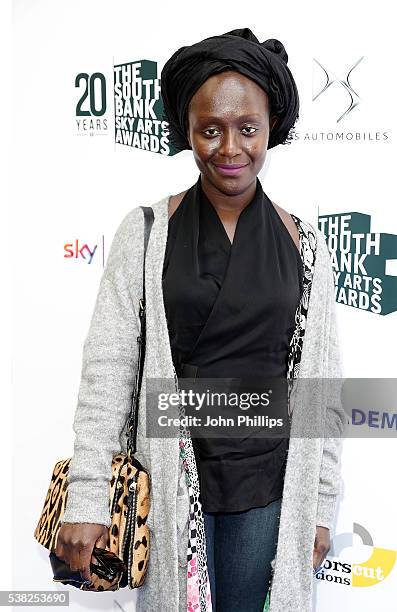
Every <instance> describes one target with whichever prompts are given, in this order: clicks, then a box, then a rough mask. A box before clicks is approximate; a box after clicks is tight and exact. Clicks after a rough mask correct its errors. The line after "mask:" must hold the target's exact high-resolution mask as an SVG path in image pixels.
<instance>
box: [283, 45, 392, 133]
mask: <svg viewBox="0 0 397 612" xmlns="http://www.w3.org/2000/svg"><path fill="white" fill-rule="evenodd" d="M334 62H335V60H334ZM365 67H366V65H365V58H364V56H361V57H360V56H359V54H357V56H356V58H351V59H350V58H347V59H346V61H345V65H344V67H341V66H339V67H338V66H335V65H333V64H331V63H326V62H324V61H320V60H319V59H317V58H315V57H314V58H313V76H312V102H313V106H312V110H313V118H312V120H313V121H315V122H316V126H315V127H313V129H302V130H299V129H297V130H296V131H295V134H294V137H295V140H298V141H302V142H310V143H327V142H333V143H346V144H349V143H350V144H351V143H363V142H368V143H371V144H379V143H385V142H389V140H390V138H391V129H389V128H388V126H385V127H383V126H380V127H379V128H376V129H375V130H374V129H368V127H367V126H365V125H363V123H364V119H362V118H361V117H362V114H361V110H362V108H363V107H364V108H366V106H367V105H368V100H365V98H364V97H363V93H362V89H363V87H362V79H363V75H364V74H365V73H364V69H365ZM376 81H377V77H376V75H373V78H372V80H371V83H372V84H373V83H374V82H376ZM367 110H368V108H367ZM372 110H373V114H374V116H376V117H377V116H378V108H376V109H372ZM360 122H361V123H360ZM319 123H320V124H323V127H322V128H320V129H319V128H318V124H319Z"/></svg>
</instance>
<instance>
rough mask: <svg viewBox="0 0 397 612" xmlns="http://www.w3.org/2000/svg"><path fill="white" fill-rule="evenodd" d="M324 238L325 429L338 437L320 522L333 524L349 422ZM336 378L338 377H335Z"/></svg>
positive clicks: (327, 457)
mask: <svg viewBox="0 0 397 612" xmlns="http://www.w3.org/2000/svg"><path fill="white" fill-rule="evenodd" d="M320 240H321V241H323V245H322V246H323V248H325V249H326V261H327V271H326V274H327V295H328V304H327V308H328V309H329V328H328V329H329V331H328V334H329V337H328V355H327V367H326V370H325V371H326V372H327V381H325V382H326V388H327V389H328V391H327V393H326V401H327V406H326V417H325V431H326V432H327V433H328V434H329V433H331V434H334V435H335V437H326V438H324V446H323V455H322V461H321V468H320V482H319V489H318V492H319V494H318V505H317V522H316V524H317V525H318V526H322V527H327V528H328V529H331V528H332V525H333V521H334V517H335V510H336V504H337V499H338V495H339V493H340V487H341V463H340V452H341V447H342V440H343V432H344V429H345V426H346V424H347V422H348V419H347V416H346V413H345V410H344V408H343V406H342V403H341V399H340V391H341V386H342V382H343V380H342V377H343V368H342V362H341V354H340V345H339V334H338V326H337V318H336V307H335V293H334V280H333V271H332V265H331V260H330V255H329V252H328V247H327V245H326V242H325V238H324V236H323V234H322V233H321V237H320ZM331 379H335V380H331Z"/></svg>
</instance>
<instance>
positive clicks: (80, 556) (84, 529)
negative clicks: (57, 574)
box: [55, 523, 109, 582]
mask: <svg viewBox="0 0 397 612" xmlns="http://www.w3.org/2000/svg"><path fill="white" fill-rule="evenodd" d="M108 537H109V529H108V528H107V527H106V526H105V525H97V524H93V523H63V524H62V525H61V527H60V529H59V533H58V538H57V544H56V548H55V554H56V556H57V557H58V558H59V559H61V560H62V561H65V562H66V563H67V564H68V565H69V567H70V569H71V570H72V571H79V572H80V574H81V576H82V577H83V579H84V580H87V581H89V582H91V572H90V563H91V555H92V551H93V549H94V546H97V547H98V548H106V545H107V541H108ZM93 563H95V561H94V560H93Z"/></svg>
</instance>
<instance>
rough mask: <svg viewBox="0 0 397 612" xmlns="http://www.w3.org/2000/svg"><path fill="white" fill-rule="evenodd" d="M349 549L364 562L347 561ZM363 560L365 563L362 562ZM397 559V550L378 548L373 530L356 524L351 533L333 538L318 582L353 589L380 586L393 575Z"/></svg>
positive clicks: (340, 534)
mask: <svg viewBox="0 0 397 612" xmlns="http://www.w3.org/2000/svg"><path fill="white" fill-rule="evenodd" d="M354 535H355V536H356V538H354ZM360 541H361V542H360ZM345 549H350V551H351V553H352V554H353V555H357V556H359V558H360V561H359V562H357V563H352V562H350V561H343V560H342V552H343V550H345ZM328 557H331V558H332V560H331V559H330V558H328ZM363 557H364V558H365V560H362V559H363ZM396 557H397V551H395V550H391V549H388V548H380V547H378V546H375V545H374V542H373V538H372V536H371V534H370V533H369V531H368V530H367V529H365V527H363V526H362V525H360V524H358V523H353V531H352V532H351V533H350V532H346V533H339V534H337V535H335V536H334V537H333V538H332V542H331V548H330V552H329V554H328V556H327V558H326V559H325V561H324V563H323V566H324V569H323V570H321V571H320V572H319V574H317V576H316V580H319V581H322V582H328V583H334V584H338V585H344V586H353V587H371V586H375V585H379V584H380V583H381V582H383V581H384V580H385V579H386V578H387V577H388V576H390V574H391V572H392V570H393V568H394V566H395V563H396Z"/></svg>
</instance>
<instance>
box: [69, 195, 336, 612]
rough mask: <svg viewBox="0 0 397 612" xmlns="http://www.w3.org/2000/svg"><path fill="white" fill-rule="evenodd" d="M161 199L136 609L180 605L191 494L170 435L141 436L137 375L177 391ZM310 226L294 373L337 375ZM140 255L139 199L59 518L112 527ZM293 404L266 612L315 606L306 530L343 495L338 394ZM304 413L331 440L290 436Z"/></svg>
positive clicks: (86, 361) (176, 609) (330, 298)
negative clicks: (147, 503) (142, 577)
mask: <svg viewBox="0 0 397 612" xmlns="http://www.w3.org/2000/svg"><path fill="white" fill-rule="evenodd" d="M168 200H169V196H167V197H165V198H163V199H161V200H160V201H158V202H156V203H155V204H153V205H152V207H153V210H154V215H155V220H154V223H153V227H152V231H151V236H150V240H149V245H148V251H147V259H146V309H147V345H146V358H145V363H144V371H143V381H142V393H141V403H140V410H139V422H138V430H137V454H136V456H137V458H138V459H139V460H140V461H141V462H142V463H143V465H144V466H146V467H147V468H148V469H149V471H150V473H151V476H152V505H151V510H150V514H149V518H148V525H149V528H150V532H151V544H150V563H149V569H148V573H147V576H146V581H145V584H144V585H143V586H142V587H140V588H139V589H138V600H137V610H138V612H186V570H187V567H186V566H187V558H186V557H187V541H188V509H189V500H188V493H187V486H186V483H185V479H184V473H183V466H182V463H181V459H180V457H179V440H178V437H177V436H175V438H171V439H160V438H148V437H147V436H146V381H147V380H148V379H151V378H163V379H167V380H165V383H164V389H166V390H167V391H172V390H174V369H173V363H172V356H171V348H170V343H169V336H168V328H167V321H166V316H165V309H164V301H163V293H162V268H163V260H164V254H165V247H166V241H167V231H168ZM313 229H314V228H313ZM314 231H315V232H316V235H317V238H318V240H317V255H316V262H315V267H314V275H313V283H312V289H311V295H310V301H309V309H308V315H307V321H306V331H305V336H304V342H303V349H302V355H301V363H300V372H299V376H298V379H297V381H299V379H300V378H302V379H303V378H318V379H325V378H341V377H342V368H341V363H340V352H339V342H338V333H337V324H336V312H335V298H334V283H333V274H332V267H331V261H330V256H329V253H328V248H327V245H326V242H325V239H324V236H323V234H322V233H321V232H320V231H319V230H318V229H317V228H316V229H314ZM142 263H143V212H142V210H141V209H140V208H139V207H137V208H134V209H132V210H131V211H130V212H129V213H128V214H127V215H126V216H125V217H124V219H123V220H122V222H121V223H120V225H119V227H118V229H117V231H116V234H115V237H114V239H113V242H112V245H111V249H110V253H109V256H108V259H107V263H106V267H105V270H104V272H103V275H102V278H101V282H100V286H99V291H98V295H97V299H96V303H95V307H94V311H93V315H92V319H91V323H90V327H89V330H88V334H87V337H86V339H85V342H84V346H83V358H82V372H81V382H80V388H79V394H78V403H77V407H76V411H75V417H74V422H73V430H74V432H75V442H74V454H73V458H72V462H71V466H70V472H69V487H68V500H67V506H66V511H65V514H64V522H69V523H79V522H87V523H98V524H103V525H106V526H109V525H110V514H109V503H108V502H109V480H110V478H111V469H110V466H111V461H112V457H113V455H114V454H115V453H117V452H119V451H120V450H123V451H126V437H125V425H126V419H127V416H128V413H129V409H130V401H131V393H132V387H133V382H134V373H135V369H136V365H137V355H138V346H137V341H136V338H137V336H138V334H139V318H138V305H139V298H140V297H141V292H142V278H141V276H142V275H141V270H142ZM166 383H167V384H166ZM320 387H321V385H320ZM305 389H306V387H305ZM291 406H292V407H293V412H292V424H291V436H292V437H291V439H290V444H289V451H288V458H287V465H286V472H285V481H284V489H283V499H282V506H281V516H280V527H279V536H278V544H277V555H276V559H275V569H274V577H273V586H272V594H271V604H270V612H296V610H299V612H311V611H312V610H313V603H312V599H313V577H312V557H313V545H314V538H315V529H316V525H322V526H325V527H328V528H329V529H330V530H331V532H332V529H333V523H334V518H335V512H336V504H337V498H338V495H339V492H340V456H339V455H340V447H341V438H340V437H339V433H340V432H342V431H343V429H344V427H345V425H346V418H345V414H344V411H343V408H342V407H341V405H340V401H339V399H338V397H335V401H332V402H330V401H327V402H324V396H323V394H322V392H321V389H320V391H319V392H318V393H314V392H312V393H311V395H310V401H308V398H307V395H306V396H305V390H304V389H303V390H302V391H301V390H300V387H299V385H295V383H294V389H293V391H292V395H291ZM301 419H303V420H304V421H308V419H312V420H313V422H318V421H319V420H320V421H322V422H327V423H328V424H329V425H328V426H331V427H332V431H335V432H336V433H335V436H336V437H334V438H319V437H317V438H301V437H294V432H295V433H296V432H297V431H300V430H298V429H297V428H298V424H299V423H300V422H301ZM247 588H249V586H248V587H247Z"/></svg>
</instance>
